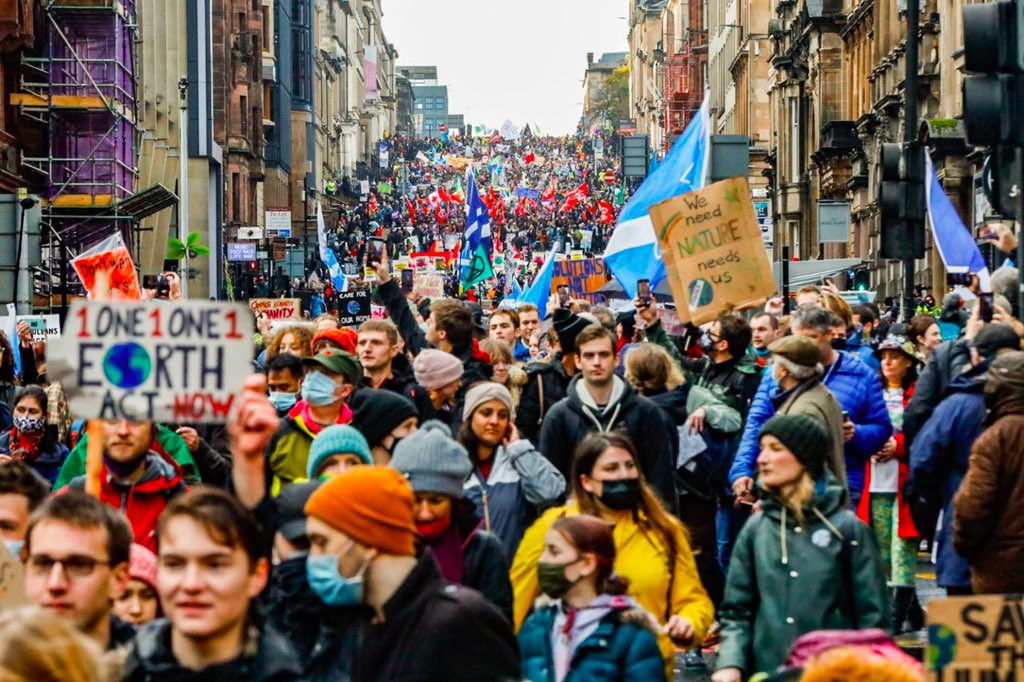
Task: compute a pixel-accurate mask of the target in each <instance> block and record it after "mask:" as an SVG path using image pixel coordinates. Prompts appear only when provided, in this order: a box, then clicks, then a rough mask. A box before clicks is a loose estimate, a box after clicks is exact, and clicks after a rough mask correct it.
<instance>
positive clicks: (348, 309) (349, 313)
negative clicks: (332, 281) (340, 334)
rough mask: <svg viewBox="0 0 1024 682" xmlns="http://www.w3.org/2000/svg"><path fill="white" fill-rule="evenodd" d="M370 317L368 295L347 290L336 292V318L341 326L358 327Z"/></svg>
mask: <svg viewBox="0 0 1024 682" xmlns="http://www.w3.org/2000/svg"><path fill="white" fill-rule="evenodd" d="M368 319H370V295H369V294H362V293H357V292H355V291H348V292H345V293H343V294H338V320H339V321H340V322H341V326H343V327H358V326H359V325H361V324H362V323H363V322H366V321H367V320H368Z"/></svg>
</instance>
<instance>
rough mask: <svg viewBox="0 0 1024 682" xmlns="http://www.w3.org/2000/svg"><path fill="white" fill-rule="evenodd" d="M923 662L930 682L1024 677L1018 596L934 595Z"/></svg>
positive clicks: (1023, 604) (1023, 609)
mask: <svg viewBox="0 0 1024 682" xmlns="http://www.w3.org/2000/svg"><path fill="white" fill-rule="evenodd" d="M925 663H926V665H927V667H928V671H929V672H928V675H929V679H930V680H932V681H933V682H981V681H982V680H1014V679H1016V680H1021V679H1024V601H1022V597H1021V595H1019V594H1017V595H977V596H972V597H949V598H947V599H935V600H933V601H932V602H930V603H929V604H928V650H927V656H926V660H925Z"/></svg>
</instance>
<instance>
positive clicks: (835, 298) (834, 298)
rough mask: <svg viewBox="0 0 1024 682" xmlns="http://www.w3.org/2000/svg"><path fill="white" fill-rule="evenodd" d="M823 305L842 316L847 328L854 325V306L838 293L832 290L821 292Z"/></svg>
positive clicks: (837, 315) (836, 314) (834, 313)
mask: <svg viewBox="0 0 1024 682" xmlns="http://www.w3.org/2000/svg"><path fill="white" fill-rule="evenodd" d="M821 307H823V308H824V309H825V310H827V311H829V312H830V313H832V314H833V315H835V316H836V317H838V318H840V319H841V320H842V321H843V324H845V325H846V328H847V329H849V328H850V327H852V326H853V308H851V307H850V304H849V303H847V302H846V301H844V300H843V298H842V297H841V296H839V295H838V294H833V293H832V292H831V291H823V292H822V293H821Z"/></svg>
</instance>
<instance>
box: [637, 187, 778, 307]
mask: <svg viewBox="0 0 1024 682" xmlns="http://www.w3.org/2000/svg"><path fill="white" fill-rule="evenodd" d="M648 212H649V213H650V216H651V222H652V223H653V224H654V232H655V234H656V235H657V236H658V246H659V247H660V248H661V253H662V256H663V258H664V259H665V270H666V272H667V273H668V279H669V286H670V287H671V289H672V297H673V298H674V299H675V302H676V308H677V310H678V311H679V317H680V319H681V320H683V321H684V322H692V323H693V324H696V325H700V324H704V323H705V322H709V321H711V320H714V319H715V318H717V317H718V316H719V315H721V314H722V313H724V312H726V311H727V310H730V309H731V308H737V307H741V306H743V305H746V304H749V303H756V302H758V301H760V300H761V299H763V298H765V297H766V296H770V295H772V294H774V293H775V280H774V278H773V277H772V269H771V263H769V262H768V254H767V252H766V251H765V248H764V242H763V241H762V240H761V230H760V228H759V227H758V226H757V216H755V215H754V203H753V199H751V197H750V186H749V184H748V182H747V179H746V178H730V179H728V180H722V181H721V182H716V183H714V184H712V185H708V186H707V187H705V188H704V189H701V190H697V191H695V192H688V193H686V194H682V195H680V196H677V197H673V198H671V199H669V200H667V201H663V202H661V203H658V204H655V205H654V206H651V208H650V210H649V211H648Z"/></svg>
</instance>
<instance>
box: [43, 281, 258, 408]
mask: <svg viewBox="0 0 1024 682" xmlns="http://www.w3.org/2000/svg"><path fill="white" fill-rule="evenodd" d="M252 327H253V319H252V315H250V314H249V311H248V310H246V308H245V306H243V305H240V304H234V303H218V302H216V301H180V302H177V303H173V304H168V303H163V302H159V301H156V302H150V303H131V302H110V303H104V302H93V301H88V302H86V301H75V302H74V303H73V304H72V306H71V310H70V311H69V313H68V317H67V319H66V320H65V321H64V335H63V336H61V337H60V338H59V339H57V340H55V341H53V342H51V345H52V348H53V352H52V353H48V357H49V361H50V362H49V371H50V374H51V375H52V376H53V377H54V379H56V380H57V381H60V382H61V383H62V384H63V385H64V391H65V392H66V394H67V398H68V404H69V406H70V408H71V412H72V414H73V415H74V416H76V417H85V418H99V419H131V420H136V421H141V420H149V421H158V422H172V423H173V422H182V421H184V422H200V423H219V422H225V421H227V419H228V415H229V414H230V413H231V411H232V408H233V407H234V405H235V402H236V401H237V400H238V393H239V391H240V390H241V388H242V382H243V381H244V380H245V378H246V377H247V376H248V375H249V373H250V372H251V371H252V333H253V329H252Z"/></svg>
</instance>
